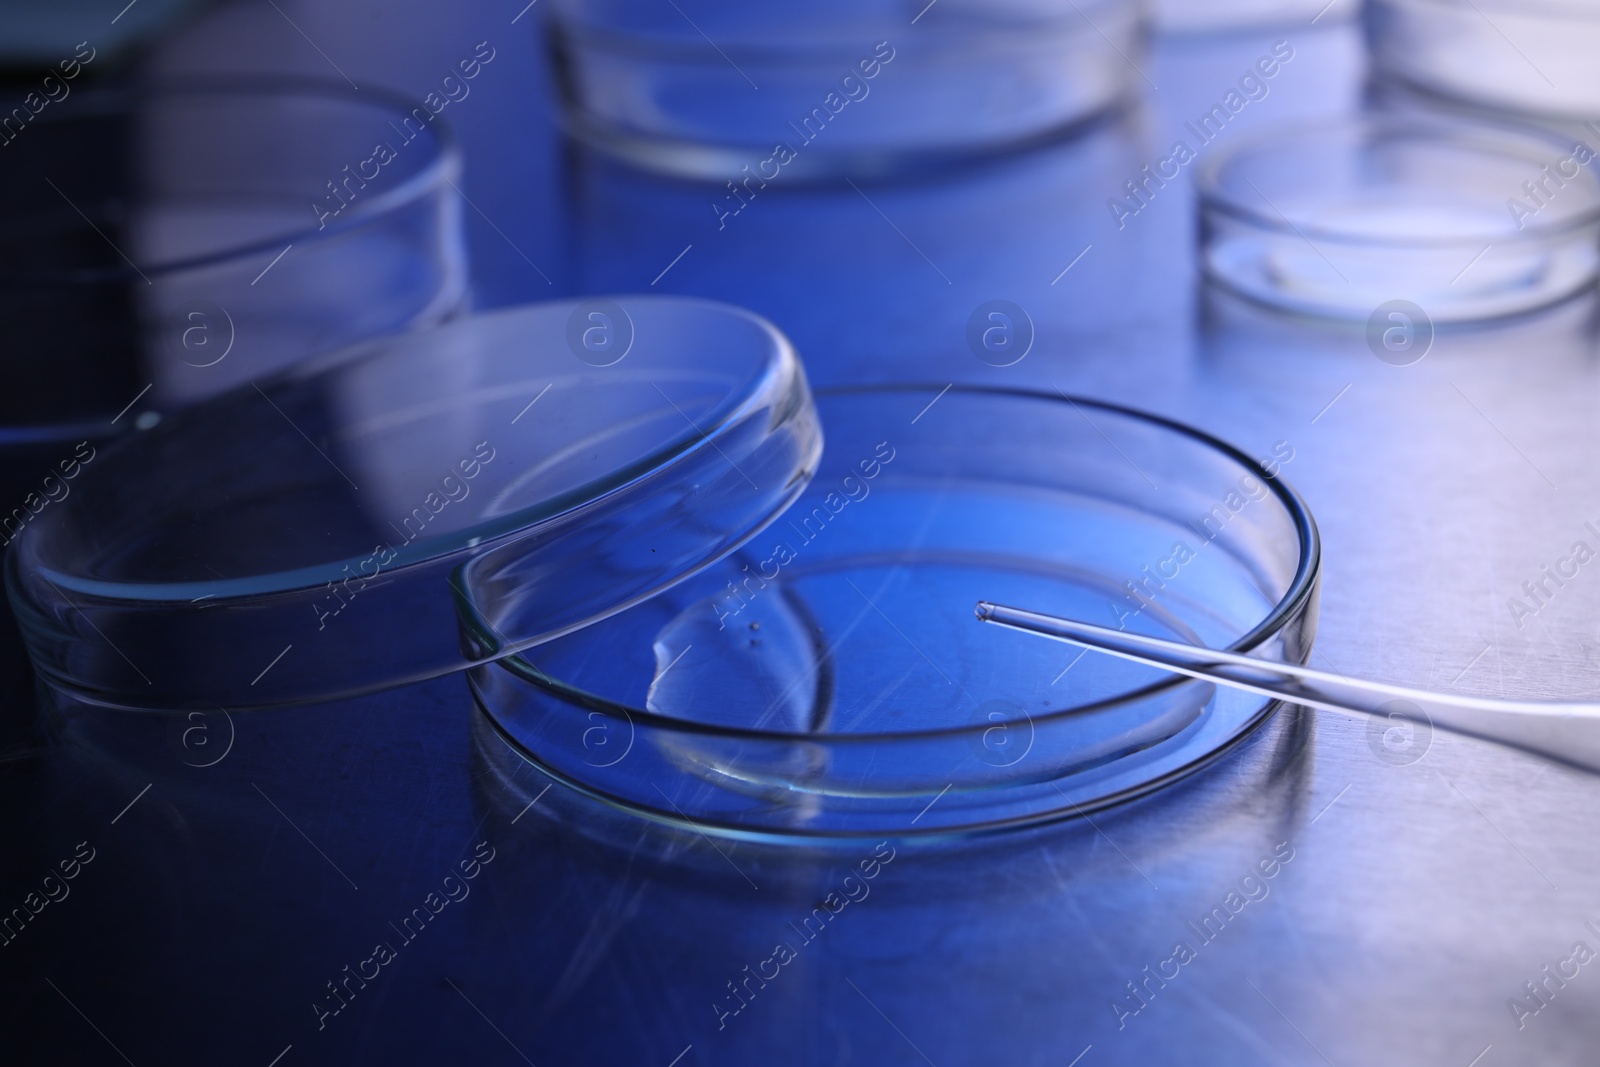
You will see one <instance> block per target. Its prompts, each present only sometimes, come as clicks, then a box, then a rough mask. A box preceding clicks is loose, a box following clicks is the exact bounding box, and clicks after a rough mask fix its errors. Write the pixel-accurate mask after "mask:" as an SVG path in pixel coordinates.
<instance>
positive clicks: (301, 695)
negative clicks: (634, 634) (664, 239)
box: [6, 297, 821, 710]
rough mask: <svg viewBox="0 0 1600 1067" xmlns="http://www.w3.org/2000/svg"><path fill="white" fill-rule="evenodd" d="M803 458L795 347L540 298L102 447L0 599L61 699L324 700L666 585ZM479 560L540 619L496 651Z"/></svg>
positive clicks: (374, 687)
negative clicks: (487, 638) (477, 613)
mask: <svg viewBox="0 0 1600 1067" xmlns="http://www.w3.org/2000/svg"><path fill="white" fill-rule="evenodd" d="M820 448H821V442H820V437H819V431H818V426H817V420H816V416H815V411H814V409H813V407H812V404H811V400H810V392H809V389H808V386H807V384H806V380H805V375H804V373H803V372H802V370H801V367H800V364H799V361H798V359H797V358H796V356H795V353H794V351H793V349H792V348H791V347H790V345H789V343H788V342H787V341H786V340H785V339H784V338H783V337H782V335H781V334H779V333H778V332H777V330H775V329H774V328H773V327H772V326H771V325H769V324H768V323H766V322H765V321H764V320H762V319H760V318H757V317H756V316H754V315H752V314H750V313H748V312H745V311H741V310H739V309H736V308H731V307H728V306H726V305H720V304H714V303H710V302H705V301H698V300H685V299H675V298H656V297H619V298H617V299H616V300H614V301H612V300H603V301H586V302H567V303H553V304H541V305H531V306H528V307H524V308H516V309H511V310H507V311H502V312H496V313H493V314H486V315H483V316H478V317H468V318H464V319H460V320H457V321H455V322H452V323H449V324H446V325H444V326H440V327H437V328H436V329H433V330H425V331H417V332H413V333H410V334H402V335H398V336H394V337H389V338H383V339H379V340H374V341H371V342H368V343H364V344H361V345H357V346H354V347H352V348H349V349H346V350H342V351H340V352H338V353H334V354H331V355H328V356H325V357H322V358H320V359H317V360H313V361H310V362H308V363H305V364H302V365H300V366H297V367H296V368H294V369H293V370H291V371H289V372H286V373H285V374H283V375H281V376H279V377H277V378H275V379H272V380H269V381H265V382H263V383H261V384H260V385H259V386H257V385H251V386H246V387H244V388H242V389H239V390H235V391H233V392H231V393H228V394H224V395H223V396H220V397H216V398H214V399H212V400H209V401H207V402H205V403H203V404H200V405H197V406H195V407H193V408H190V409H187V410H185V411H182V412H179V413H178V414H176V415H174V416H172V417H169V418H166V419H164V420H162V421H161V422H160V423H159V424H158V425H156V426H154V427H153V428H151V429H148V430H146V431H145V432H143V433H140V434H138V435H135V436H133V437H131V438H129V439H126V440H124V441H123V442H121V443H120V444H118V445H116V446H113V447H109V448H106V449H104V450H103V454H102V455H100V456H99V457H98V458H96V459H95V460H94V461H93V463H92V464H86V465H84V466H83V468H82V469H81V471H79V472H78V476H77V479H76V481H75V482H74V483H73V488H72V492H71V493H70V494H69V495H67V496H66V497H65V498H63V499H61V500H60V501H59V502H53V503H51V504H49V505H48V506H47V507H45V508H43V509H42V510H41V511H40V513H39V514H38V515H36V516H34V517H33V518H32V520H31V521H29V522H28V523H27V524H26V526H24V527H23V528H22V530H21V531H20V534H19V535H18V536H17V537H16V539H15V540H14V542H13V544H12V547H11V550H10V551H9V552H8V553H7V555H6V568H7V588H8V593H9V596H10V601H11V605H12V608H13V610H14V611H15V613H16V616H17V620H18V623H19V625H20V627H21V630H22V634H23V638H24V640H25V641H26V643H27V647H28V652H29V655H30V657H31V659H32V661H33V664H34V667H35V669H36V670H37V672H38V674H39V676H40V678H41V679H42V680H43V681H44V682H45V683H47V684H48V685H50V686H51V687H53V688H54V689H56V690H57V691H59V692H60V693H62V694H63V695H64V696H66V697H67V698H69V699H73V700H76V701H78V702H81V703H86V704H98V705H103V706H109V707H118V708H132V709H184V708H201V709H205V710H215V709H217V708H222V709H224V710H234V709H239V708H259V707H274V706H283V705H289V704H305V703H313V702H316V701H319V700H324V699H333V698H337V697H342V696H348V695H355V694H358V693H364V692H374V691H378V690H381V689H387V688H390V687H393V686H397V685H402V684H405V683H407V682H411V681H418V680H421V679H425V678H430V677H435V676H439V675H443V674H446V673H449V672H452V671H456V670H460V669H461V668H462V667H463V666H465V665H467V664H470V663H473V662H476V661H479V660H481V659H483V658H484V657H487V656H493V655H505V654H508V653H510V652H512V651H515V650H516V649H518V648H520V647H523V646H524V645H526V644H527V643H531V642H538V641H543V640H548V639H550V638H551V637H552V636H555V635H558V634H560V633H564V632H567V631H569V630H571V629H574V628H577V627H581V626H584V625H586V624H588V623H590V622H592V621H594V620H595V619H597V618H601V617H603V616H605V615H607V614H609V613H611V612H614V611H617V610H619V609H621V608H623V607H625V606H626V605H628V604H630V603H632V602H634V601H636V600H638V599H641V598H644V597H648V596H649V595H651V594H652V593H654V592H656V591H658V590H660V589H662V588H664V587H666V586H668V585H671V584H672V583H674V582H676V581H680V580H682V579H683V578H684V577H685V576H687V575H689V574H692V573H694V572H695V571H696V570H698V569H700V568H702V567H704V566H706V565H707V564H709V563H711V562H713V561H715V560H716V559H719V558H721V557H722V556H724V555H726V553H727V552H729V551H731V550H732V549H733V548H735V547H737V546H738V545H739V544H740V543H742V542H743V541H744V540H745V539H746V538H748V537H750V536H752V535H753V534H754V533H755V532H756V531H757V530H759V529H760V528H761V527H762V526H763V525H765V523H767V522H768V521H770V520H771V519H772V518H773V517H774V516H775V515H776V514H777V513H778V512H780V511H782V510H783V508H784V507H786V506H787V504H788V503H789V501H791V500H792V499H793V498H794V497H795V495H796V494H797V493H798V492H799V491H800V489H801V487H803V486H804V484H805V482H806V480H807V478H808V477H809V475H810V473H811V471H812V469H813V467H814V463H815V459H816V456H817V454H818V452H819V451H820ZM263 457H272V459H271V461H270V462H268V461H264V459H263ZM469 563H475V564H476V566H474V567H473V568H471V570H472V573H473V574H474V575H475V576H476V580H477V581H479V582H480V583H481V584H482V587H483V588H485V589H489V590H495V591H498V593H499V594H500V595H503V596H507V597H513V598H515V599H517V600H518V602H519V603H523V604H526V605H528V606H529V607H530V610H529V611H527V612H526V613H524V614H523V615H521V616H519V617H517V618H514V619H513V618H509V617H504V616H501V617H497V618H495V619H493V620H489V622H488V624H487V625H488V626H489V630H490V632H491V634H492V642H489V643H485V642H480V641H477V640H473V639H468V640H463V636H462V629H461V627H460V626H459V625H458V623H457V618H458V606H459V604H460V601H461V598H462V595H463V591H464V588H465V586H464V584H463V582H464V579H463V577H462V572H463V570H464V569H465V568H466V567H467V565H468V564H469ZM524 627H527V628H526V629H525V628H524ZM469 636H470V635H469ZM491 646H492V647H491Z"/></svg>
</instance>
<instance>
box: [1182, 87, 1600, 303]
mask: <svg viewBox="0 0 1600 1067" xmlns="http://www.w3.org/2000/svg"><path fill="white" fill-rule="evenodd" d="M1593 159H1594V156H1593V153H1591V152H1590V151H1589V150H1588V149H1587V148H1586V147H1585V146H1584V145H1582V144H1581V143H1575V142H1573V141H1571V140H1567V139H1563V138H1561V137H1560V136H1558V135H1555V134H1550V133H1546V132H1544V131H1542V130H1539V129H1534V128H1531V127H1529V128H1521V127H1517V126H1509V125H1491V124H1488V123H1468V122H1458V121H1454V120H1450V119H1446V118H1438V117H1430V116H1424V115H1404V114H1401V115H1381V114H1380V115H1370V116H1364V117H1359V118H1355V119H1349V120H1343V121H1340V122H1336V123H1333V124H1319V125H1314V126H1305V125H1301V126H1299V127H1278V128H1274V129H1268V130H1264V131H1260V132H1255V133H1252V135H1251V136H1250V137H1249V138H1248V139H1247V140H1242V141H1240V142H1237V143H1236V144H1234V145H1233V146H1231V147H1230V149H1229V150H1228V151H1227V152H1225V153H1219V154H1218V155H1216V156H1213V157H1211V158H1210V159H1208V160H1207V161H1206V162H1205V163H1204V164H1203V165H1202V167H1201V170H1200V173H1199V176H1198V183H1197V184H1198V192H1199V198H1200V210H1201V233H1200V239H1201V268H1202V271H1203V273H1204V275H1205V277H1206V278H1207V279H1208V280H1210V281H1212V282H1213V283H1215V284H1218V285H1221V286H1223V287H1224V288H1227V289H1231V290H1232V291H1234V292H1235V293H1237V294H1239V295H1241V296H1243V297H1246V298H1247V299H1250V300H1253V301H1256V302H1258V303H1261V304H1263V305H1267V306H1270V307H1274V308H1278V309H1281V310H1286V311H1291V312H1297V313H1301V314H1306V315H1312V316H1319V317H1329V318H1339V319H1359V320H1366V319H1367V318H1368V317H1369V316H1370V315H1371V314H1372V313H1373V311H1374V309H1377V308H1379V307H1380V306H1381V305H1383V304H1386V303H1388V302H1390V301H1395V300H1404V301H1409V302H1411V303H1413V304H1415V305H1416V306H1417V307H1420V308H1421V309H1422V310H1423V312H1424V313H1425V314H1426V315H1427V316H1428V317H1429V318H1430V319H1431V320H1432V321H1433V322H1435V323H1441V324H1442V323H1451V322H1468V321H1476V320H1485V319H1493V318H1499V317H1503V316H1507V315H1515V314H1520V313H1522V312H1527V311H1532V310H1534V309H1537V308H1540V307H1544V306H1547V305H1549V304H1553V303H1555V302H1557V301H1560V300H1563V299H1565V298H1567V297H1570V296H1572V295H1573V294H1575V293H1578V292H1580V291H1582V290H1585V289H1587V288H1589V287H1590V286H1592V285H1593V284H1594V281H1595V277H1596V273H1597V270H1600V176H1597V174H1596V172H1595V167H1594V166H1593V165H1592V162H1593Z"/></svg>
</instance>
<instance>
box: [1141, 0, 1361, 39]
mask: <svg viewBox="0 0 1600 1067" xmlns="http://www.w3.org/2000/svg"><path fill="white" fill-rule="evenodd" d="M1146 10H1147V11H1148V13H1149V17H1150V22H1151V24H1152V25H1153V26H1154V27H1155V29H1156V30H1157V31H1158V32H1161V33H1228V32H1233V31H1238V30H1246V29H1255V28H1257V27H1265V26H1287V25H1290V24H1296V25H1307V24H1310V23H1313V22H1314V23H1317V24H1332V23H1335V22H1343V21H1346V20H1348V19H1350V18H1351V17H1352V16H1353V15H1354V14H1355V11H1356V5H1355V4H1354V3H1353V2H1352V0H1333V2H1331V3H1330V0H1150V4H1149V6H1148V7H1147V9H1146Z"/></svg>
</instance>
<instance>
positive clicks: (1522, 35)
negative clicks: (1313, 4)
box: [1367, 0, 1600, 119]
mask: <svg viewBox="0 0 1600 1067" xmlns="http://www.w3.org/2000/svg"><path fill="white" fill-rule="evenodd" d="M1367 41H1368V46H1369V48H1370V51H1371V55H1372V61H1373V65H1374V68H1375V69H1376V70H1377V72H1379V73H1380V74H1383V75H1388V76H1391V77H1394V78H1398V79H1399V80H1401V81H1403V82H1407V83H1410V84H1412V85H1415V86H1417V87H1419V88H1421V89H1424V90H1426V91H1428V92H1432V93H1437V94H1439V95H1442V96H1446V97H1451V98H1455V99H1460V100H1466V101H1470V102H1472V103H1475V104H1479V105H1483V106H1486V107H1490V108H1497V109H1504V110H1509V111H1516V112H1524V113H1535V114H1541V115H1557V116H1570V117H1575V118H1583V119H1592V118H1594V117H1596V116H1597V115H1600V66H1597V65H1596V63H1595V62H1594V57H1595V55H1596V54H1597V53H1600V6H1597V5H1596V4H1595V3H1593V0H1368V5H1367Z"/></svg>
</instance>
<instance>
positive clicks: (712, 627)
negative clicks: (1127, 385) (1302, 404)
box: [463, 384, 1320, 839]
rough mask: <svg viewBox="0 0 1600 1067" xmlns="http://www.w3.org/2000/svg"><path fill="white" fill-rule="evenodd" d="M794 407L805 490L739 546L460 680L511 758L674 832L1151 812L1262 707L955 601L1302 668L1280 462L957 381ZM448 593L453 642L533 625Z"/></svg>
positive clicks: (1312, 578)
mask: <svg viewBox="0 0 1600 1067" xmlns="http://www.w3.org/2000/svg"><path fill="white" fill-rule="evenodd" d="M817 406H818V412H819V414H820V416H821V419H822V424H823V427H824V431H825V433H826V436H827V442H828V443H827V449H826V451H825V453H824V455H823V456H822V459H821V463H820V466H819V468H818V473H817V476H816V478H815V479H813V481H812V482H811V484H810V485H809V486H808V487H807V489H806V491H805V492H804V493H803V494H802V495H801V496H800V498H799V499H798V500H797V501H796V502H795V503H794V504H793V505H791V506H790V508H789V509H788V510H787V511H786V512H785V513H784V514H783V515H782V516H780V517H779V518H778V520H777V521H776V522H774V523H773V524H772V525H771V526H769V527H768V528H767V529H766V530H764V531H763V532H762V533H761V534H760V535H759V536H757V537H756V538H753V539H752V540H751V541H750V542H748V544H747V545H745V546H744V547H743V548H741V549H740V550H739V551H738V552H736V553H733V554H731V555H730V556H728V557H727V558H726V559H723V560H721V561H719V562H718V563H716V564H715V565H713V566H711V567H708V568H706V569H705V570H704V571H702V572H701V573H699V574H698V575H696V576H695V577H693V578H691V579H689V580H688V581H685V582H683V583H680V584H679V585H677V586H674V587H673V588H672V589H670V590H666V591H664V592H662V593H661V594H660V595H658V596H655V597H652V598H650V599H649V600H648V601H645V602H643V603H640V604H637V605H635V606H633V607H631V608H629V609H628V610H627V611H623V612H619V613H617V614H615V615H613V616H611V617H609V618H607V619H605V620H603V621H601V622H598V623H596V624H595V625H593V626H590V627H587V628H585V629H583V630H580V631H577V632H574V633H571V634H568V635H566V636H563V637H561V638H558V639H556V640H554V641H551V642H548V643H546V644H543V645H541V646H539V647H538V648H532V649H529V650H527V651H526V652H524V653H522V654H519V655H516V656H512V657H508V658H505V659H501V660H499V661H497V662H494V663H488V664H485V665H482V666H479V667H475V668H473V669H472V670H471V671H469V672H468V678H469V680H470V681H471V683H472V686H473V689H474V692H475V694H476V696H477V698H478V701H479V703H480V705H481V706H482V707H483V709H484V710H485V712H486V713H487V715H488V718H489V720H490V721H491V722H492V723H493V724H494V726H495V727H496V729H497V730H498V731H499V733H500V735H501V736H502V737H503V738H504V739H505V740H506V741H507V742H508V743H509V744H510V745H511V746H512V748H513V749H514V750H515V751H517V752H518V753H519V754H521V755H522V756H523V757H524V758H525V759H527V760H528V761H529V762H530V763H532V764H533V765H534V766H535V767H537V768H538V769H539V770H541V771H542V772H544V773H545V774H546V775H548V776H549V777H550V778H552V779H554V780H556V781H560V782H563V783H565V784H567V785H568V786H570V787H572V788H575V789H577V790H580V791H582V792H584V793H587V794H588V795H590V796H591V797H593V798H597V799H598V800H600V801H601V802H603V803H606V804H608V805H612V806H615V807H618V808H621V809H623V810H626V811H630V812H633V813H635V814H638V815H642V816H644V817H646V818H650V819H656V820H661V821H665V822H669V823H675V824H679V825H684V826H689V827H692V828H694V829H695V830H697V831H699V832H707V833H721V834H725V835H728V836H733V837H754V838H768V837H770V838H775V839H778V838H781V839H792V838H801V837H804V838H812V839H817V838H821V839H833V838H847V837H854V836H859V835H879V834H895V835H907V834H949V833H969V832H975V831H980V830H990V829H996V828H1000V827H1007V826H1016V825H1021V824H1027V823H1031V822H1037V821H1041V820H1047V819H1053V818H1062V817H1070V816H1072V815H1074V814H1076V813H1079V812H1082V811H1093V810H1094V809H1095V808H1097V807H1099V806H1103V805H1105V804H1109V803H1113V802H1116V801H1119V800H1123V799H1126V798H1128V797H1131V796H1134V795H1137V794H1139V793H1141V792H1143V791H1147V790H1150V789H1154V788H1156V787H1158V786H1160V785H1162V784H1164V783H1166V782H1169V781H1171V780H1173V779H1174V778H1176V777H1178V776H1179V775H1182V774H1184V773H1186V772H1188V771H1191V770H1194V769H1196V768H1198V767H1200V766H1203V765H1205V764H1206V763H1207V762H1208V761H1209V760H1211V759H1212V758H1214V757H1215V756H1216V755H1217V754H1218V753H1220V752H1224V751H1226V750H1227V749H1228V747H1229V746H1230V745H1232V744H1233V743H1234V742H1236V741H1238V740H1239V739H1240V738H1242V737H1244V736H1246V735H1247V734H1249V733H1250V732H1251V730H1253V728H1254V727H1255V726H1257V725H1258V724H1260V723H1261V722H1262V721H1263V720H1264V719H1265V717H1266V716H1267V715H1268V714H1269V713H1270V712H1271V710H1272V709H1273V708H1274V707H1275V706H1276V705H1275V704H1274V703H1273V702H1271V701H1269V700H1266V699H1263V698H1259V697H1255V696H1252V695H1249V694H1240V693H1234V692H1227V691H1221V690H1217V689H1216V688H1215V687H1213V686H1212V685H1210V684H1209V683H1200V682H1195V681H1192V680H1187V679H1175V678H1173V677H1172V676H1170V675H1168V674H1166V673H1165V672H1163V671H1160V670H1156V669H1154V668H1147V667H1144V666H1142V665H1136V664H1131V663H1127V662H1124V661H1120V660H1117V659H1114V658H1111V657H1107V656H1101V655H1097V654H1095V653H1092V652H1089V653H1086V652H1083V651H1082V650H1079V649H1073V648H1069V647H1066V646H1064V645H1060V644H1056V643H1054V642H1049V641H1039V640H1036V639H1032V638H1028V637H1026V636H1025V635H1019V634H1016V633H1014V632H1008V631H1004V630H1002V629H1000V628H997V627H992V626H988V625H985V624H984V623H982V622H979V621H978V620H977V618H975V616H974V608H975V606H976V604H977V602H978V601H980V600H985V599H989V600H1002V601H1004V602H1006V603H1011V604H1017V605H1028V606H1030V607H1031V608H1032V609H1034V610H1039V611H1053V612H1056V613H1059V614H1064V615H1067V616H1069V617H1074V618H1081V619H1088V620H1090V621H1098V622H1102V623H1104V624H1105V625H1110V626H1119V625H1120V626H1124V627H1126V628H1127V629H1129V630H1131V631H1134V632H1139V633H1144V634H1148V635H1163V636H1166V637H1168V638H1171V639H1177V640H1182V641H1186V642H1190V643H1194V644H1203V645H1206V646H1208V647H1212V648H1232V649H1234V650H1238V651H1251V652H1252V654H1254V655H1257V656H1260V657H1264V658H1267V659H1277V660H1289V661H1293V662H1303V661H1304V660H1305V658H1306V656H1307V655H1308V654H1309V652H1310V647H1311V642H1312V640H1313V638H1314V634H1315V624H1316V592H1317V583H1318V575H1319V570H1320V550H1319V547H1318V538H1317V532H1316V526H1315V523H1314V522H1313V521H1312V519H1311V516H1310V513H1309V512H1308V511H1307V509H1306V507H1305V505H1304V504H1303V503H1302V502H1301V500H1300V498H1299V497H1298V496H1297V495H1296V494H1295V493H1294V491H1293V490H1291V489H1290V488H1289V487H1288V486H1287V485H1285V484H1284V481H1283V474H1284V467H1285V465H1286V464H1288V463H1291V462H1292V461H1293V458H1294V448H1293V446H1292V444H1290V443H1288V442H1279V443H1278V445H1277V447H1276V448H1275V449H1274V450H1273V452H1272V453H1270V454H1268V455H1266V456H1265V457H1264V459H1257V458H1255V457H1252V456H1250V455H1246V454H1244V453H1241V452H1239V451H1237V450H1236V449H1233V448H1231V447H1229V446H1227V445H1225V444H1223V443H1222V442H1219V441H1217V440H1215V439H1214V438H1211V437H1209V436H1207V435H1205V434H1202V433H1199V432H1198V431H1195V430H1191V429H1189V428H1187V427H1184V426H1181V425H1179V424H1177V423H1173V422H1169V421H1167V420H1164V419H1161V418H1158V417H1155V416H1151V415H1145V414H1142V413H1139V412H1136V411H1131V410H1128V409H1125V408H1119V407H1115V406H1112V405H1107V404H1103V403H1097V402H1095V401H1091V400H1087V399H1078V398H1072V397H1067V396H1063V395H1058V394H1038V393H1028V392H1020V391H1009V390H990V389H980V388H968V387H962V386H954V387H951V386H944V387H941V386H940V385H937V384H935V385H932V386H927V387H919V386H877V387H860V388H852V389H836V390H833V389H831V390H825V391H823V392H821V393H819V394H818V396H817ZM463 577H464V579H465V581H466V584H467V590H468V595H469V596H471V597H472V598H473V603H474V606H475V608H476V610H477V617H478V619H479V620H480V622H479V623H477V625H479V626H485V625H487V624H489V623H492V624H493V625H494V626H499V627H507V626H509V627H512V628H516V627H517V626H518V620H519V619H520V618H521V617H522V615H523V614H524V613H525V612H527V611H529V610H534V611H537V610H538V606H537V605H536V604H535V605H525V604H523V603H521V600H520V597H519V595H518V594H517V592H516V590H517V589H523V588H528V586H527V585H526V584H521V583H510V584H505V585H501V584H497V583H495V582H493V581H486V580H484V579H485V578H486V577H488V576H487V575H483V574H480V573H478V567H477V566H476V565H473V566H471V567H469V568H468V570H467V572H466V573H465V574H464V575H463ZM484 640H492V637H491V636H490V633H489V631H488V630H485V637H484Z"/></svg>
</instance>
